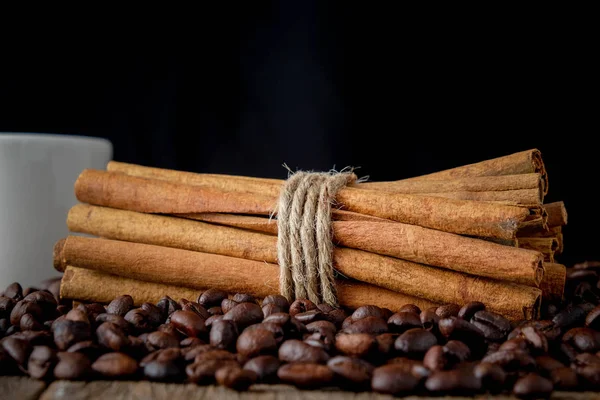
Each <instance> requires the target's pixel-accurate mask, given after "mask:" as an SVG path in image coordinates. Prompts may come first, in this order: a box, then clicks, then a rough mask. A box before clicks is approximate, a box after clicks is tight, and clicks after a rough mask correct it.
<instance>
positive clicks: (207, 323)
mask: <svg viewBox="0 0 600 400" xmlns="http://www.w3.org/2000/svg"><path fill="white" fill-rule="evenodd" d="M224 317H225V316H224V315H211V316H210V317H208V319H207V320H206V321H204V326H206V329H209V328H211V327H212V325H213V324H214V323H215V322H217V321H221V320H222V319H223V318H224Z"/></svg>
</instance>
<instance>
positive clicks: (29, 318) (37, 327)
mask: <svg viewBox="0 0 600 400" xmlns="http://www.w3.org/2000/svg"><path fill="white" fill-rule="evenodd" d="M19 328H20V329H21V331H41V330H43V329H44V325H42V324H40V323H39V322H37V321H36V320H35V318H34V317H33V315H31V314H23V316H22V317H21V321H20V322H19Z"/></svg>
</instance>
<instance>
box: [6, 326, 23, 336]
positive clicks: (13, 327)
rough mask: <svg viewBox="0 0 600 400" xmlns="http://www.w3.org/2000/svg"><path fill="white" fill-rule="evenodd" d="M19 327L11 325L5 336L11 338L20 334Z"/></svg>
mask: <svg viewBox="0 0 600 400" xmlns="http://www.w3.org/2000/svg"><path fill="white" fill-rule="evenodd" d="M19 329H20V328H19V325H11V326H10V327H9V328H8V329H7V330H6V332H4V336H10V335H13V334H15V333H16V332H19Z"/></svg>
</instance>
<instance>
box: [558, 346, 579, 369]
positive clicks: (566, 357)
mask: <svg viewBox="0 0 600 400" xmlns="http://www.w3.org/2000/svg"><path fill="white" fill-rule="evenodd" d="M558 357H559V358H560V359H561V361H562V362H564V363H567V364H570V363H571V362H572V361H573V360H575V358H576V357H577V350H575V348H574V347H573V346H571V345H570V344H569V343H561V344H560V346H559V350H558Z"/></svg>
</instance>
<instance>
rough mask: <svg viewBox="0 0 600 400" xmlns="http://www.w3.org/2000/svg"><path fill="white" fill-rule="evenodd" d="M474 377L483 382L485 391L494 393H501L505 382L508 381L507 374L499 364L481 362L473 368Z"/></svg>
mask: <svg viewBox="0 0 600 400" xmlns="http://www.w3.org/2000/svg"><path fill="white" fill-rule="evenodd" d="M473 375H474V376H475V378H477V379H479V380H480V381H481V384H482V386H483V388H484V389H488V390H490V391H492V392H496V391H500V390H501V389H502V385H504V381H506V373H505V372H504V370H503V369H502V368H501V367H500V366H499V365H497V364H492V363H488V362H480V363H478V364H477V365H476V366H475V368H473Z"/></svg>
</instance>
